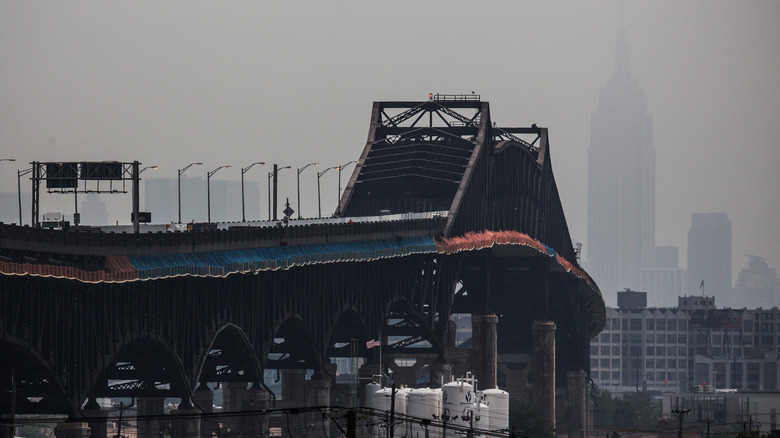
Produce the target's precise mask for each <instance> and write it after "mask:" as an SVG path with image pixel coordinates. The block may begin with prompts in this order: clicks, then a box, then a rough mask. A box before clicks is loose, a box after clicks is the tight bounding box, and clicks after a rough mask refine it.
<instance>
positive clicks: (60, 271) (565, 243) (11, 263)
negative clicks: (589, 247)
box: [0, 95, 604, 418]
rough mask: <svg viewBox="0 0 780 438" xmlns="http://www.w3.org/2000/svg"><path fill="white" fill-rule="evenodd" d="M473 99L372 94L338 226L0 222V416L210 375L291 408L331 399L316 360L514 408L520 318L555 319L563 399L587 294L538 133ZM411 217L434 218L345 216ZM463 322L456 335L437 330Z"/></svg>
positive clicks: (158, 395)
mask: <svg viewBox="0 0 780 438" xmlns="http://www.w3.org/2000/svg"><path fill="white" fill-rule="evenodd" d="M478 99H479V98H478V96H477V97H475V98H473V99H449V98H447V96H445V95H439V96H437V97H436V98H434V97H433V96H432V97H431V99H430V100H428V101H423V102H376V103H374V105H373V109H372V113H371V123H370V128H369V134H368V139H367V142H366V145H365V147H364V149H363V152H362V153H361V155H360V158H359V161H358V165H357V166H356V167H355V170H354V171H353V173H352V175H351V177H350V180H349V183H348V185H347V187H346V190H345V191H344V193H343V195H342V197H341V200H340V202H339V205H338V208H337V211H336V213H335V216H337V217H345V218H347V217H354V218H356V220H355V221H354V222H353V221H345V222H342V223H338V224H310V225H295V221H294V220H293V221H290V223H289V226H287V227H274V228H269V229H255V230H247V229H235V230H229V229H228V230H209V231H203V232H194V233H181V234H175V235H170V236H165V238H164V239H163V238H162V237H160V236H154V235H148V236H147V235H143V234H128V235H122V236H119V235H110V236H109V235H107V234H101V233H97V234H96V233H95V232H94V231H93V232H91V233H85V232H77V231H52V230H38V229H35V228H26V227H15V226H8V225H1V226H0V350H2V351H4V352H10V353H11V354H3V355H1V356H2V357H0V390H1V391H0V411H2V412H9V410H10V407H11V404H12V400H11V395H10V394H12V392H13V393H14V394H15V395H16V397H15V400H14V403H13V404H14V405H15V411H16V413H18V414H23V413H25V414H26V413H62V414H67V415H69V416H70V417H73V418H77V417H81V416H84V415H86V413H85V412H86V411H85V409H87V407H94V404H92V403H91V401H93V400H95V399H97V398H100V397H135V398H141V399H163V398H178V399H182V400H184V401H188V400H193V401H195V400H196V399H198V398H199V397H201V395H202V394H201V391H200V389H203V388H206V389H208V388H209V386H206V385H210V388H214V387H215V386H216V384H217V383H220V384H222V385H224V386H225V387H226V388H227V387H230V385H239V386H241V385H243V387H244V388H246V384H248V383H251V384H252V386H251V388H259V390H260V391H261V392H265V393H266V395H267V396H268V397H271V398H272V399H274V398H279V399H280V400H284V398H283V397H282V396H283V395H284V396H286V397H287V400H288V401H287V403H292V401H290V398H292V397H296V394H297V395H298V396H300V397H304V396H303V395H302V394H304V393H305V394H307V395H306V396H305V397H310V395H309V391H314V390H313V389H311V388H313V387H314V386H312V385H314V384H311V385H309V384H308V383H306V384H305V385H304V383H305V382H309V381H312V382H314V381H317V382H320V383H318V385H320V386H317V388H329V389H328V390H327V391H326V392H325V393H321V392H317V394H320V395H319V396H318V397H325V401H326V402H327V401H328V400H330V402H331V403H337V401H338V400H341V401H343V400H348V399H350V397H351V393H352V392H353V389H351V387H350V385H349V384H345V383H344V382H343V380H342V377H343V376H341V375H340V372H341V371H342V370H339V369H338V368H337V367H336V366H335V365H334V364H333V362H334V361H335V360H336V358H349V357H359V358H362V359H361V362H360V367H359V372H360V374H361V375H362V376H364V377H366V376H368V377H370V376H371V375H372V374H377V373H378V372H379V370H380V366H381V370H382V372H383V373H387V372H388V370H390V371H393V374H394V376H395V379H396V382H397V383H399V384H408V385H410V386H438V384H439V383H440V382H441V381H442V380H448V379H449V376H451V375H462V374H465V373H466V372H467V371H473V372H474V373H475V375H476V376H477V378H478V379H479V381H480V382H481V383H480V385H481V387H483V388H485V387H490V386H499V387H502V388H504V389H507V390H508V391H509V392H510V393H511V394H512V395H513V396H514V397H519V398H523V399H525V400H526V401H531V400H532V397H533V392H532V389H533V386H532V385H531V382H530V381H531V380H532V379H531V377H532V375H533V372H534V364H533V360H532V358H533V355H534V342H533V340H534V332H533V326H534V322H535V321H552V322H554V323H555V327H556V330H557V332H556V335H555V341H556V342H555V364H556V366H555V371H554V375H555V379H554V380H552V382H554V385H555V386H556V387H557V390H558V391H560V392H561V393H562V394H568V392H570V391H572V390H573V389H572V386H571V385H572V384H571V382H572V380H571V375H572V374H571V373H576V372H580V371H584V372H585V373H587V372H588V371H589V348H588V345H589V340H590V338H591V337H592V336H594V335H595V334H597V333H598V332H599V331H600V330H601V329H602V327H603V324H604V302H603V300H602V298H601V295H600V292H599V290H598V287H597V286H596V284H595V283H594V282H593V281H592V280H591V279H590V278H589V277H588V275H587V273H585V272H584V271H583V270H582V269H581V268H580V267H579V266H578V264H577V259H576V255H575V252H574V249H573V245H572V242H571V238H570V235H569V231H568V227H567V225H566V219H565V217H564V214H563V208H562V206H561V203H560V199H559V196H558V191H557V187H556V184H555V180H554V177H553V173H552V165H551V161H550V144H549V138H548V132H547V129H546V128H539V127H536V126H531V127H499V126H496V125H494V124H493V122H492V121H491V117H490V108H489V105H488V103H487V102H483V101H480V100H478ZM428 212H446V214H443V213H436V214H430V215H427V216H426V215H423V217H424V218H423V219H414V220H400V221H382V220H378V221H376V222H364V221H360V220H357V218H358V217H369V216H376V217H381V216H383V215H387V214H388V213H389V214H400V213H404V214H406V213H428ZM428 216H430V217H428ZM176 254H178V256H177V255H176ZM239 256H240V257H243V258H241V259H240V260H238V258H239ZM226 260H227V261H226ZM188 263H189V264H191V265H188ZM463 314H466V315H471V319H472V326H471V328H472V336H471V338H470V339H469V340H467V341H466V342H456V326H455V324H454V323H453V322H452V320H453V318H454V315H463ZM377 337H379V338H380V339H381V344H382V345H381V347H378V348H376V347H375V348H367V345H366V343H367V342H368V341H370V340H373V339H375V338H377ZM380 357H381V365H380ZM332 359H333V360H332ZM356 369H357V368H356ZM269 370H271V371H274V370H275V371H276V373H277V376H282V377H283V381H282V388H281V391H279V390H278V389H277V390H274V389H272V388H271V387H269V382H268V381H267V379H265V378H264V376H265V373H266V372H267V371H269ZM307 371H308V373H309V374H310V377H309V378H305V377H296V376H305V375H306V374H305V373H306V372H307ZM537 371H538V370H537ZM301 373H304V374H301ZM578 375H579V374H578ZM583 375H584V374H583ZM421 376H422V377H421ZM296 379H298V380H296ZM583 379H584V377H583V378H582V379H580V380H583ZM567 381H568V382H569V383H567ZM295 382H298V383H300V384H301V385H303V386H305V387H306V390H305V391H304V390H303V389H301V388H298V389H296V388H294V383H295ZM583 382H584V380H583ZM12 383H13V384H12ZM365 383H366V381H364V380H361V381H360V384H359V386H364V385H365ZM583 384H584V383H583ZM291 385H292V386H291ZM307 385H308V386H307ZM303 386H302V387H303ZM315 386H316V385H315ZM196 388H198V389H199V390H198V391H196ZM575 388H576V386H575ZM12 389H13V391H12ZM317 391H321V389H319V390H317ZM322 394H325V395H324V396H323V395H322ZM311 397H314V396H311ZM360 397H362V395H361V396H360ZM577 397H579V395H578V396H577ZM315 398H316V397H315ZM306 400H308V402H309V403H308V404H312V403H314V401H312V400H314V399H309V398H307V399H306ZM322 400H323V399H322V398H319V399H316V401H318V403H316V404H315V405H322V403H319V402H320V401H322ZM87 401H90V403H89V404H86V405H85V403H86V402H87ZM280 403H282V402H280ZM184 404H186V403H184ZM196 404H197V403H196ZM305 404H306V403H304V401H303V400H302V399H301V400H300V406H303V405H305ZM325 404H328V403H325ZM567 412H569V411H567ZM572 412H573V411H572ZM560 415H564V414H560ZM565 415H574V414H572V413H567V414H565Z"/></svg>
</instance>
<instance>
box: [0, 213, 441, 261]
mask: <svg viewBox="0 0 780 438" xmlns="http://www.w3.org/2000/svg"><path fill="white" fill-rule="evenodd" d="M445 223H446V218H443V217H433V218H426V219H408V220H397V221H377V222H347V223H326V224H308V225H291V226H282V225H280V226H276V227H249V226H245V227H232V228H229V229H216V230H204V231H191V232H184V233H163V232H155V233H151V232H150V233H137V234H136V233H113V232H110V233H105V232H101V231H94V230H87V231H84V230H78V231H76V230H67V231H65V230H51V229H47V228H34V227H29V226H23V227H20V226H17V225H9V224H3V223H0V255H2V256H3V257H6V258H8V257H9V256H10V255H11V254H12V253H13V252H14V251H16V252H25V253H46V254H73V255H85V256H101V255H149V254H185V253H196V252H209V251H226V250H235V249H249V248H269V247H278V246H293V245H315V244H323V243H337V242H355V241H366V240H386V239H392V238H398V237H414V236H438V235H440V234H441V233H442V232H443V230H444V225H445ZM6 253H8V254H6Z"/></svg>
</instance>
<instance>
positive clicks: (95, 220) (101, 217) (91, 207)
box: [80, 193, 108, 225]
mask: <svg viewBox="0 0 780 438" xmlns="http://www.w3.org/2000/svg"><path fill="white" fill-rule="evenodd" d="M80 223H81V225H108V208H106V203H105V202H104V201H103V200H102V199H101V198H100V195H98V194H97V193H88V194H87V196H85V197H84V200H83V201H81V221H80Z"/></svg>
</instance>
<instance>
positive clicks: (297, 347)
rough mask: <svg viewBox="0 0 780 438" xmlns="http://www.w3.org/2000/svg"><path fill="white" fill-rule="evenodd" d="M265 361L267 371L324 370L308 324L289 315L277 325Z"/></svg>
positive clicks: (295, 316)
mask: <svg viewBox="0 0 780 438" xmlns="http://www.w3.org/2000/svg"><path fill="white" fill-rule="evenodd" d="M264 359H265V367H264V368H265V369H277V370H279V369H312V370H314V371H315V372H317V371H321V370H322V360H321V358H320V357H319V354H318V353H317V349H316V348H315V343H314V339H313V337H312V335H311V333H310V332H309V329H308V327H307V325H306V323H305V322H304V321H303V318H301V317H300V316H299V315H297V314H292V313H288V314H287V315H286V316H285V317H284V318H283V319H282V320H281V322H280V323H279V324H278V325H277V328H276V330H275V331H274V335H273V338H272V339H271V345H270V347H269V349H268V354H267V355H266V357H265V358H264Z"/></svg>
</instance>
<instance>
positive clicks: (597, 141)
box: [587, 31, 655, 305]
mask: <svg viewBox="0 0 780 438" xmlns="http://www.w3.org/2000/svg"><path fill="white" fill-rule="evenodd" d="M654 248H655V148H654V147H653V120H652V117H651V115H650V114H648V113H647V110H646V101H645V96H644V92H643V91H642V90H641V89H640V88H639V85H638V84H637V82H636V80H634V78H633V77H632V76H631V70H630V68H629V63H628V44H627V42H626V36H625V33H624V32H622V31H621V32H620V34H619V35H618V42H617V50H616V55H615V67H614V69H613V71H612V78H611V79H610V80H609V82H608V83H607V86H606V87H604V89H602V90H601V93H600V95H599V99H598V105H597V108H596V112H595V113H594V114H593V116H592V119H591V145H590V149H589V151H588V247H587V254H588V258H587V267H588V271H589V272H590V274H591V275H592V276H593V278H594V279H595V280H596V282H597V283H598V284H599V287H600V288H601V291H602V293H603V294H604V297H605V299H606V300H607V302H608V303H612V304H613V305H614V303H615V297H616V293H617V291H618V290H622V289H624V288H631V289H639V287H640V271H641V269H642V268H653V267H654V266H653V265H654V260H653V259H654V254H653V253H654Z"/></svg>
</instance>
